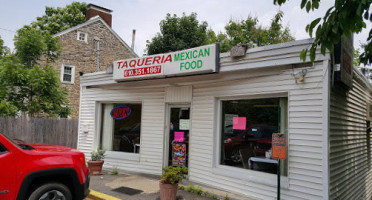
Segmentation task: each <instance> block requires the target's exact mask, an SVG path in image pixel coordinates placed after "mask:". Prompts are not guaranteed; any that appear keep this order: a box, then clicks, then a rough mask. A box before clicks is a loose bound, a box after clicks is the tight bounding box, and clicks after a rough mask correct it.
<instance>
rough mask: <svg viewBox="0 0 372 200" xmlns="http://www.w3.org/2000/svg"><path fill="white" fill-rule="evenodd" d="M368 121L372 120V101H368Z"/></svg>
mask: <svg viewBox="0 0 372 200" xmlns="http://www.w3.org/2000/svg"><path fill="white" fill-rule="evenodd" d="M367 121H372V103H367Z"/></svg>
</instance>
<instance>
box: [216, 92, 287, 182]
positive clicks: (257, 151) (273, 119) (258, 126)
mask: <svg viewBox="0 0 372 200" xmlns="http://www.w3.org/2000/svg"><path fill="white" fill-rule="evenodd" d="M287 102H288V100H287V98H264V99H238V100H223V101H221V104H222V105H221V106H222V112H221V113H222V116H221V118H222V124H221V125H222V126H221V137H220V138H221V140H220V142H221V149H220V164H221V165H227V166H231V167H235V168H243V169H248V170H256V171H262V172H267V173H272V174H276V173H277V161H276V160H275V159H272V158H271V157H270V152H271V140H272V134H273V133H287ZM281 163H282V164H281V173H282V175H286V174H287V170H286V168H287V164H286V163H287V162H286V161H284V162H281Z"/></svg>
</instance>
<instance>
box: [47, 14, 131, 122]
mask: <svg viewBox="0 0 372 200" xmlns="http://www.w3.org/2000/svg"><path fill="white" fill-rule="evenodd" d="M78 31H79V32H84V33H87V34H88V37H87V42H84V41H79V40H77V33H78ZM95 38H98V39H99V40H100V71H105V70H106V66H108V65H111V64H112V63H113V61H115V60H120V59H126V58H132V57H135V56H134V55H133V54H132V53H131V52H130V51H129V50H128V48H127V47H125V46H124V45H123V44H122V43H121V42H120V40H119V39H118V38H117V37H115V36H114V35H113V34H112V32H111V31H110V30H108V29H107V27H106V26H105V25H104V24H103V23H102V22H101V21H97V22H94V23H92V24H90V25H87V26H84V27H81V28H79V29H77V30H74V31H71V32H68V33H66V34H63V35H61V36H60V43H61V45H62V46H63V50H62V53H61V56H60V58H59V60H57V61H56V62H55V63H54V64H53V66H54V67H55V68H56V69H57V71H58V72H59V74H60V75H61V69H62V66H63V65H71V66H74V67H75V74H74V77H75V81H74V83H73V84H67V83H62V86H65V87H67V89H68V91H69V96H68V99H69V104H70V105H71V106H72V107H73V112H72V115H71V117H72V118H78V117H79V103H80V74H79V72H84V73H91V72H96V71H97V54H96V42H95V41H94V39H95Z"/></svg>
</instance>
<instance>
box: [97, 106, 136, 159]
mask: <svg viewBox="0 0 372 200" xmlns="http://www.w3.org/2000/svg"><path fill="white" fill-rule="evenodd" d="M141 110H142V105H141V104H133V103H131V104H127V103H120V104H102V123H101V124H102V128H101V142H100V145H101V147H102V148H103V149H106V150H108V151H121V152H128V153H139V151H140V138H141Z"/></svg>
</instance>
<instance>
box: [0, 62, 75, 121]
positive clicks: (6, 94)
mask: <svg viewBox="0 0 372 200" xmlns="http://www.w3.org/2000/svg"><path fill="white" fill-rule="evenodd" d="M0 85H1V86H2V87H1V88H0V99H1V101H0V116H14V115H15V114H16V113H17V112H27V113H28V114H29V115H30V116H35V115H37V114H41V113H45V114H48V115H49V116H58V115H60V116H61V115H64V116H65V115H66V113H67V114H69V112H70V111H69V108H68V107H65V106H64V105H66V104H67V103H66V102H67V92H66V89H65V88H61V87H60V80H59V78H58V73H57V71H56V70H55V69H54V68H53V67H51V66H46V67H43V68H40V67H38V66H37V65H34V66H32V67H29V66H28V67H25V65H24V64H23V63H22V62H21V60H20V59H17V58H16V57H15V56H14V55H10V56H8V57H4V58H2V59H0Z"/></svg>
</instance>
